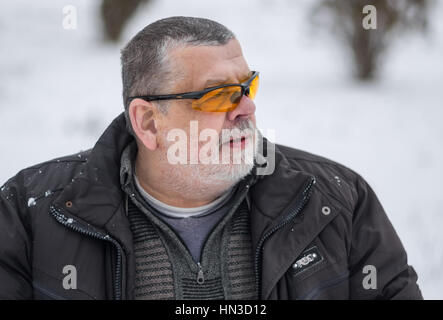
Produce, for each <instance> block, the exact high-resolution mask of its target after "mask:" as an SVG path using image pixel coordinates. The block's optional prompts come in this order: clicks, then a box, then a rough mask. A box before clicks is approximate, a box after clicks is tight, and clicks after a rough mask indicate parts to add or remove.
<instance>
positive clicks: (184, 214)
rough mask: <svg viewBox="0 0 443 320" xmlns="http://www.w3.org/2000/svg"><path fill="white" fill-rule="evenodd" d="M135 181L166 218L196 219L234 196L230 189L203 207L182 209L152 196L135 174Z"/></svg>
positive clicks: (144, 196)
mask: <svg viewBox="0 0 443 320" xmlns="http://www.w3.org/2000/svg"><path fill="white" fill-rule="evenodd" d="M134 180H135V185H136V187H137V189H138V191H139V192H140V193H141V195H142V196H143V198H145V200H146V201H147V202H148V203H149V204H150V205H151V206H152V207H153V208H154V209H156V210H157V211H159V212H161V213H163V214H164V215H166V216H169V217H173V218H188V217H194V216H199V215H203V214H205V213H207V212H213V211H215V209H216V208H219V207H221V206H222V205H224V204H225V202H226V201H227V200H229V198H230V196H231V195H232V192H233V190H234V188H233V187H232V188H230V189H229V190H228V191H227V192H225V193H224V194H223V195H221V196H220V197H218V198H217V199H215V200H214V201H212V202H210V203H208V204H205V205H203V206H199V207H193V208H181V207H175V206H171V205H169V204H166V203H164V202H162V201H160V200H158V199H156V198H154V197H153V196H151V195H150V194H149V193H148V192H146V190H145V189H143V187H142V186H141V185H140V182H139V181H138V178H137V175H135V174H134Z"/></svg>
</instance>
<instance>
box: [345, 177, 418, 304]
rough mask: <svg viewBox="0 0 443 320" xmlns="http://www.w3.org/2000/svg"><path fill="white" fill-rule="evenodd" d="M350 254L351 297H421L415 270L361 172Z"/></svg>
mask: <svg viewBox="0 0 443 320" xmlns="http://www.w3.org/2000/svg"><path fill="white" fill-rule="evenodd" d="M356 189H357V190H356V191H357V196H358V198H357V202H356V206H355V208H354V215H353V218H352V236H351V246H350V255H349V266H350V298H351V299H404V300H406V299H423V297H422V294H421V291H420V289H419V287H418V285H417V274H416V272H415V270H414V269H413V268H412V267H411V266H409V265H408V263H407V255H406V251H405V249H404V247H403V245H402V243H401V241H400V239H399V237H398V235H397V233H396V232H395V230H394V228H393V226H392V224H391V222H390V221H389V219H388V217H387V215H386V213H385V211H384V209H383V207H382V205H381V204H380V202H379V200H378V198H377V196H376V195H375V193H374V191H373V190H372V189H371V187H370V186H369V185H368V184H367V182H366V181H365V180H364V179H363V178H362V177H360V176H358V178H357V183H356Z"/></svg>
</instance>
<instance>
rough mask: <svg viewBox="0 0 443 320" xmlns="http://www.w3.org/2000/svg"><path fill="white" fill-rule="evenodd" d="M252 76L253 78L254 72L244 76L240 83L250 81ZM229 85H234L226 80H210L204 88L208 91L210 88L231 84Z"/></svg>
mask: <svg viewBox="0 0 443 320" xmlns="http://www.w3.org/2000/svg"><path fill="white" fill-rule="evenodd" d="M251 76H252V71H249V73H248V74H247V75H246V76H244V77H243V78H242V80H241V81H240V82H244V81H246V80H248V79H249V78H250V77H251ZM229 83H232V82H231V81H227V80H225V79H209V80H207V81H206V82H205V84H204V88H205V89H207V88H210V86H217V85H222V84H229Z"/></svg>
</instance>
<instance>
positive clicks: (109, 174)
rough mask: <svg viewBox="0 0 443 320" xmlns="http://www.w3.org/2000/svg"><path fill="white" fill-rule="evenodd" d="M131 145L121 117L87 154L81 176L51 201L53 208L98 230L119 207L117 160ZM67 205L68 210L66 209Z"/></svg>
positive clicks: (118, 170)
mask: <svg viewBox="0 0 443 320" xmlns="http://www.w3.org/2000/svg"><path fill="white" fill-rule="evenodd" d="M131 141H135V140H134V138H133V137H132V136H131V135H130V134H129V133H128V131H127V129H126V120H125V117H124V114H123V113H121V114H120V115H119V116H118V117H117V118H116V119H114V121H113V122H112V123H111V124H110V125H109V127H108V128H107V129H106V130H105V131H104V133H103V134H102V135H101V137H100V138H99V139H98V141H97V143H96V144H95V146H94V147H93V149H92V150H91V153H90V156H89V157H88V160H87V162H86V165H85V168H84V170H83V174H82V175H77V176H75V177H74V178H73V180H72V182H71V183H70V184H68V185H67V186H66V187H65V188H64V189H63V191H62V193H61V194H60V195H59V197H57V199H56V200H55V201H54V205H55V206H56V208H59V209H61V210H62V211H63V212H65V213H66V212H67V213H68V214H72V215H74V216H76V217H78V218H80V219H82V220H84V221H85V222H87V223H88V224H91V225H93V226H95V227H97V228H99V229H100V228H102V227H103V226H104V225H105V224H106V222H107V221H108V220H109V219H110V218H111V217H112V215H113V214H114V213H115V212H116V211H117V210H118V209H119V207H120V206H122V202H123V195H122V192H121V188H120V157H121V154H122V152H123V150H124V149H125V147H126V146H127V145H128V144H129V143H130V142H131ZM68 201H70V202H71V203H72V206H70V207H67V206H66V203H67V202H68Z"/></svg>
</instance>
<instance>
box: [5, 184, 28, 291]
mask: <svg viewBox="0 0 443 320" xmlns="http://www.w3.org/2000/svg"><path fill="white" fill-rule="evenodd" d="M17 190H18V188H17V184H16V183H15V182H14V181H13V180H10V181H8V182H7V183H6V184H5V185H4V186H3V187H2V188H1V191H0V299H32V297H33V293H32V276H31V262H30V257H31V251H30V250H31V244H32V240H31V236H30V232H29V228H27V227H26V222H25V217H26V213H27V211H26V210H25V208H26V206H25V203H24V201H25V200H24V199H22V198H21V197H20V195H19V193H18V192H17Z"/></svg>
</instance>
